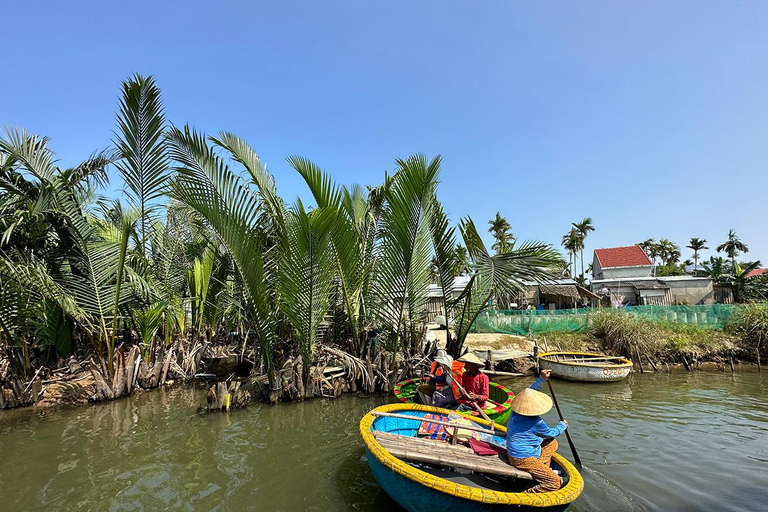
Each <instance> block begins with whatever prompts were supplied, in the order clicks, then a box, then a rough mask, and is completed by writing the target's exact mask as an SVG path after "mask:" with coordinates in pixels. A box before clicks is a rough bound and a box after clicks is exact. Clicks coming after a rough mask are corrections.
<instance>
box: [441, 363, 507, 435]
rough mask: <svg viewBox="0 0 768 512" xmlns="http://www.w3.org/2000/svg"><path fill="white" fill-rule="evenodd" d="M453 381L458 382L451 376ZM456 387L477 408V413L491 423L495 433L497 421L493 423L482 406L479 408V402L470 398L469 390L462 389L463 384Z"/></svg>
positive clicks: (457, 384)
mask: <svg viewBox="0 0 768 512" xmlns="http://www.w3.org/2000/svg"><path fill="white" fill-rule="evenodd" d="M451 380H453V381H454V382H456V378H455V377H454V376H453V375H451ZM456 386H457V387H458V388H459V391H461V393H462V394H463V395H464V396H466V397H467V399H468V400H469V403H471V404H472V405H474V406H475V409H477V412H479V413H480V416H482V417H483V419H484V420H486V421H489V422H491V431H494V430H495V427H496V422H495V421H493V420H492V419H491V418H489V417H488V415H487V414H485V411H483V410H482V409H481V408H480V406H479V405H477V402H475V401H474V400H472V399H471V398H469V393H467V390H466V389H464V388H463V387H462V385H461V384H459V383H458V382H456Z"/></svg>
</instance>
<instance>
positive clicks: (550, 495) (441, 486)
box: [360, 403, 584, 507]
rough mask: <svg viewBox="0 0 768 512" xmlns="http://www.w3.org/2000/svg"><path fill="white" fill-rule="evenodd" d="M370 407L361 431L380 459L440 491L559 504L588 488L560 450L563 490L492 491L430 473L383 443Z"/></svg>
mask: <svg viewBox="0 0 768 512" xmlns="http://www.w3.org/2000/svg"><path fill="white" fill-rule="evenodd" d="M373 410H374V411H381V412H398V411H401V412H402V411H416V412H433V413H438V414H447V413H450V412H452V411H446V410H444V409H439V408H437V407H431V406H427V405H420V404H413V403H410V404H404V403H394V404H388V405H382V406H380V407H377V408H375V409H373ZM371 412H373V411H370V412H369V413H367V414H366V415H365V416H363V418H362V419H361V420H360V435H361V437H362V438H363V442H364V443H365V446H366V448H367V449H368V451H369V452H370V453H371V455H372V456H373V457H375V458H376V460H377V461H378V462H379V463H381V464H382V465H384V466H385V467H387V468H389V469H390V470H392V471H394V472H395V473H398V474H399V475H401V476H403V477H405V478H408V479H409V480H412V481H414V482H417V483H419V484H421V485H424V486H425V487H428V488H431V489H434V490H436V491H438V492H442V493H445V494H449V495H451V496H456V497H459V498H463V499H467V500H470V501H475V502H478V503H487V504H493V505H522V506H529V507H551V506H559V505H567V504H569V503H571V502H572V501H573V500H575V499H576V498H578V497H579V495H580V494H581V491H582V490H583V489H584V480H583V479H582V477H581V475H580V474H579V472H578V471H577V470H576V468H575V467H574V466H573V464H571V463H570V462H569V461H568V460H567V459H566V458H565V457H563V456H561V455H560V454H558V453H555V454H554V455H553V457H552V458H553V460H554V461H555V462H556V463H557V464H558V465H559V466H560V467H561V468H563V470H564V471H565V473H566V474H567V475H568V483H567V484H566V485H565V487H563V488H562V489H560V490H557V491H551V492H545V493H536V494H527V493H520V492H500V491H492V490H488V489H479V488H477V487H470V486H467V485H462V484H458V483H456V482H450V481H448V480H445V479H443V478H440V477H438V476H435V475H432V474H429V473H426V472H424V471H421V470H420V469H417V468H415V467H413V466H411V465H410V464H408V463H406V462H405V461H403V460H401V459H399V458H397V457H395V456H394V455H392V454H391V453H389V452H388V451H387V450H386V449H385V448H384V447H383V446H382V445H381V443H379V442H378V441H377V440H376V438H375V437H374V435H373V422H374V420H375V419H376V417H375V416H374V415H373V414H371ZM472 421H474V422H476V423H477V424H479V425H485V426H490V423H491V422H488V421H486V420H484V419H482V418H473V419H472ZM497 429H498V431H499V435H505V434H506V429H505V428H504V427H497Z"/></svg>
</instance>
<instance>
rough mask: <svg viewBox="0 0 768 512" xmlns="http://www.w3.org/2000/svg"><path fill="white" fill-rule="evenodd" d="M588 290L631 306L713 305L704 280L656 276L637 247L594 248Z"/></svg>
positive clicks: (709, 282)
mask: <svg viewBox="0 0 768 512" xmlns="http://www.w3.org/2000/svg"><path fill="white" fill-rule="evenodd" d="M592 275H593V277H594V279H592V282H591V284H590V286H591V288H592V291H593V292H595V293H597V294H598V295H601V296H609V297H610V299H611V301H612V302H613V301H616V300H620V301H621V302H623V303H629V304H632V305H650V304H665V305H673V304H713V303H714V302H715V292H714V288H713V287H712V280H711V279H709V278H708V277H693V276H687V275H686V276H668V277H656V276H655V275H654V268H653V262H652V261H651V259H650V258H649V257H648V255H647V254H645V251H643V249H642V248H641V247H640V246H639V245H631V246H628V247H613V248H609V249H596V250H595V255H594V258H593V262H592Z"/></svg>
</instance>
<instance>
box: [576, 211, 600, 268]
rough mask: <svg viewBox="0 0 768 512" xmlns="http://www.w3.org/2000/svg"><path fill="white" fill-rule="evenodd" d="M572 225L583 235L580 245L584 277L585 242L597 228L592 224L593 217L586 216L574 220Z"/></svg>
mask: <svg viewBox="0 0 768 512" xmlns="http://www.w3.org/2000/svg"><path fill="white" fill-rule="evenodd" d="M571 225H572V226H573V227H574V228H575V229H576V231H578V233H579V236H580V237H581V240H580V242H579V244H578V245H579V253H580V258H581V277H582V278H584V242H585V241H586V239H587V236H588V235H589V233H590V231H594V230H595V226H594V225H593V224H592V217H585V218H584V219H583V220H582V221H581V222H573V223H571Z"/></svg>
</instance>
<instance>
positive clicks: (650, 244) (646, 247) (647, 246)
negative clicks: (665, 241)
mask: <svg viewBox="0 0 768 512" xmlns="http://www.w3.org/2000/svg"><path fill="white" fill-rule="evenodd" d="M637 245H639V246H640V248H641V249H642V250H643V251H645V254H647V255H648V257H649V258H651V251H652V250H653V249H654V247H655V246H656V240H655V239H653V238H648V239H646V240H644V241H642V242H640V243H639V244H637ZM654 263H655V261H654Z"/></svg>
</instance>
